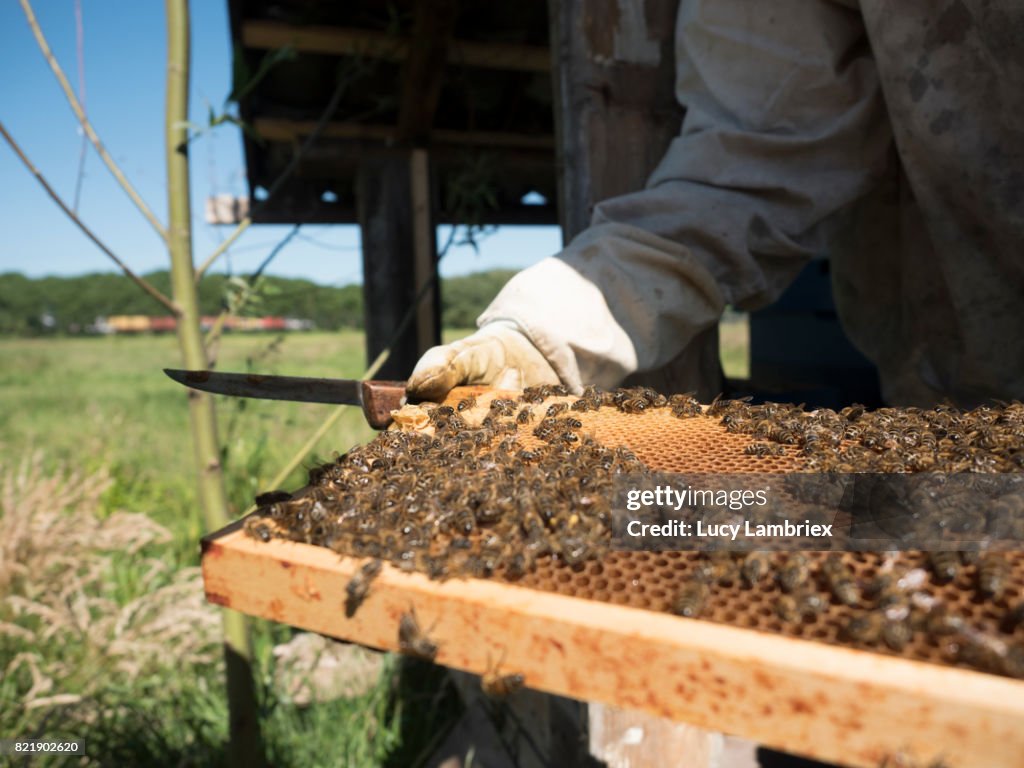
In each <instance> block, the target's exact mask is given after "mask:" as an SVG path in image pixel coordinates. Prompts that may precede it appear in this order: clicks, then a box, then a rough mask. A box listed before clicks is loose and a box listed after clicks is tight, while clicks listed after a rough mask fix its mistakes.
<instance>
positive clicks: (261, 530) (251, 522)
mask: <svg viewBox="0 0 1024 768" xmlns="http://www.w3.org/2000/svg"><path fill="white" fill-rule="evenodd" d="M243 528H244V530H245V532H246V534H247V535H249V536H251V537H252V538H254V539H259V540H260V541H263V542H267V541H270V540H271V539H272V538H273V536H274V534H273V531H272V530H271V528H270V526H269V525H267V523H266V521H265V520H264V518H262V517H259V516H256V515H251V516H249V517H248V518H246V520H245V525H244V526H243Z"/></svg>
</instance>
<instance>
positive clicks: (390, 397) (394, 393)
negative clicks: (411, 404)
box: [363, 381, 405, 429]
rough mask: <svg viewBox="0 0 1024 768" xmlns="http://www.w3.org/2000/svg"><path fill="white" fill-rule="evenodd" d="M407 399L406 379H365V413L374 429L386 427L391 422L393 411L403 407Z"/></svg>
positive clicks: (367, 420)
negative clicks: (403, 402)
mask: <svg viewBox="0 0 1024 768" xmlns="http://www.w3.org/2000/svg"><path fill="white" fill-rule="evenodd" d="M404 399H405V382H404V381H364V382H363V413H364V414H365V415H366V422H367V423H368V424H369V425H370V426H371V427H373V428H374V429H385V428H386V427H387V426H388V424H390V423H391V412H392V411H394V410H396V409H398V408H401V407H402V401H403V400H404Z"/></svg>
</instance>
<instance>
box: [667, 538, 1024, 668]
mask: <svg viewBox="0 0 1024 768" xmlns="http://www.w3.org/2000/svg"><path fill="white" fill-rule="evenodd" d="M779 557H780V556H779V555H776V554H773V553H769V552H763V551H752V552H746V553H744V552H729V551H714V552H708V553H704V554H702V555H701V558H700V560H699V561H698V562H697V565H696V569H695V571H694V572H693V575H692V578H691V579H690V580H689V581H687V582H686V583H684V584H682V585H681V586H680V587H679V588H678V589H677V590H676V592H675V594H674V595H673V597H672V602H671V609H672V611H673V612H674V613H676V614H677V615H680V616H686V617H691V618H695V617H699V616H701V615H703V614H704V613H705V611H706V610H707V608H708V605H709V602H710V598H711V596H712V593H713V591H714V589H715V587H716V586H729V585H732V584H742V585H743V587H745V588H747V589H757V588H758V587H760V586H761V585H763V584H764V583H765V582H767V581H769V580H772V581H774V583H775V585H776V586H777V587H778V590H779V593H778V595H777V597H776V598H775V600H774V605H773V608H774V611H775V615H776V616H777V617H778V619H779V620H780V621H781V622H782V623H783V624H784V625H797V624H801V623H804V622H809V621H814V620H816V619H817V618H818V617H820V616H822V615H824V614H825V613H826V612H827V611H829V609H830V607H831V606H833V605H838V606H842V608H843V609H844V610H843V611H842V613H841V616H842V617H843V618H842V621H843V624H842V626H841V628H840V632H839V639H841V640H843V641H846V642H850V643H853V644H857V645H865V646H869V647H875V648H881V647H884V648H888V649H890V650H892V651H895V652H900V651H903V650H904V649H905V648H906V647H907V646H908V645H910V644H911V643H912V642H913V641H914V640H915V638H918V637H921V638H923V639H924V640H925V641H926V642H929V643H932V644H935V645H937V646H938V647H939V648H940V649H941V650H942V654H943V656H944V658H946V659H947V661H950V662H960V663H963V664H966V665H968V666H971V667H976V668H978V669H981V670H982V671H985V672H990V673H993V674H1001V675H1008V676H1010V677H1017V678H1024V641H1022V640H1021V639H1019V638H1017V637H1015V636H1016V634H1017V631H1018V629H1024V598H1022V599H1018V600H1017V602H1016V603H1013V604H1009V605H1008V607H1007V608H1006V610H1005V611H1003V612H1002V613H1001V616H1000V617H999V619H998V631H995V632H986V631H983V630H981V629H978V628H977V627H975V626H972V625H971V623H970V622H969V621H968V620H967V619H965V618H964V616H962V615H960V614H959V613H958V611H957V609H956V606H954V605H950V604H949V603H947V602H945V601H944V600H942V599H941V598H939V597H935V596H934V595H932V594H931V591H930V590H929V589H928V587H929V585H930V584H940V585H941V584H947V583H950V582H954V581H956V582H958V583H964V582H965V580H967V579H968V568H969V567H970V568H971V570H972V571H973V579H971V581H973V591H974V594H975V595H976V596H977V599H979V600H984V601H986V602H987V604H989V605H992V606H993V608H994V606H995V605H996V603H997V602H998V601H1000V600H1001V599H1002V598H1004V597H1005V592H1006V589H1007V586H1008V582H1009V578H1010V569H1009V563H1008V561H1007V559H1006V557H1005V556H1002V555H1000V554H999V553H985V552H977V551H962V552H953V551H947V552H930V553H927V554H926V557H925V564H926V567H915V568H910V567H908V566H907V565H906V563H905V561H904V560H903V559H902V558H901V556H900V554H899V553H897V552H889V553H885V554H884V555H883V556H882V557H881V562H880V565H879V567H878V568H877V570H876V572H875V574H874V575H873V576H872V577H871V578H870V579H866V580H865V579H860V578H858V576H857V574H856V573H855V571H854V570H853V568H851V567H850V565H849V564H848V563H847V562H846V560H845V559H844V558H845V556H844V554H843V553H839V552H831V553H827V554H822V555H816V554H815V555H809V554H805V553H802V552H789V553H786V554H785V555H782V556H781V557H782V558H783V559H782V560H781V562H779V559H778V558H779Z"/></svg>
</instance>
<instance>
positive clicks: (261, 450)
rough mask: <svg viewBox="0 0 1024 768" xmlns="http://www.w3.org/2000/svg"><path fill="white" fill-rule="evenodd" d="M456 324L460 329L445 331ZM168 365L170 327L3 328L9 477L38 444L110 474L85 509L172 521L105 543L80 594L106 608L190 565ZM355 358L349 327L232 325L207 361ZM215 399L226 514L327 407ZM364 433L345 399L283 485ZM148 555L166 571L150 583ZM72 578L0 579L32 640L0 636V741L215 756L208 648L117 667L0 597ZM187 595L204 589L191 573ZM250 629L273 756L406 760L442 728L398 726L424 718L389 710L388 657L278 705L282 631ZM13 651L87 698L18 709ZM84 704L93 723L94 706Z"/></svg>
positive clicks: (127, 753)
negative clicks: (69, 740)
mask: <svg viewBox="0 0 1024 768" xmlns="http://www.w3.org/2000/svg"><path fill="white" fill-rule="evenodd" d="M462 333H463V334H464V333H465V332H462ZM457 335H462V334H460V333H459V332H452V334H447V336H448V337H449V338H451V337H452V336H457ZM179 360H180V356H179V352H178V348H177V342H176V339H175V338H174V337H170V336H140V337H112V338H68V339H45V340H32V339H0V471H3V472H5V473H10V472H12V471H13V470H14V469H15V468H16V467H17V466H18V465H19V462H21V461H22V460H23V459H24V458H25V457H28V456H32V455H34V454H37V453H38V454H39V455H40V456H41V472H44V473H46V474H47V476H57V475H63V474H65V473H66V472H68V471H69V470H77V471H78V472H79V473H80V474H81V475H82V476H89V475H92V474H93V473H95V472H108V473H109V474H110V476H111V478H112V483H111V484H110V486H109V487H108V488H107V489H106V490H105V491H103V492H102V495H101V496H99V497H98V498H97V499H96V500H95V505H94V509H93V508H91V509H90V510H89V514H95V515H97V516H99V517H100V518H106V517H109V516H111V515H113V514H114V513H115V512H117V511H119V510H129V511H132V512H139V513H144V514H146V515H148V516H149V517H151V518H152V519H153V520H155V521H157V522H158V523H160V524H161V525H163V526H164V527H166V528H167V529H169V530H170V532H171V541H170V542H169V543H154V544H151V545H148V546H147V547H146V548H144V549H143V550H142V551H140V552H137V553H134V554H130V553H127V552H123V553H122V552H117V551H112V552H105V553H103V554H102V557H98V558H96V559H95V561H94V564H95V563H98V564H100V565H101V566H102V569H103V571H102V577H101V578H100V579H99V580H93V581H90V582H88V583H85V582H83V585H84V586H82V588H81V593H82V594H83V595H85V596H87V597H88V599H90V600H93V601H95V605H101V604H102V605H104V606H106V608H104V609H103V610H106V611H107V612H108V613H109V611H116V610H119V609H120V608H123V607H124V606H128V605H129V604H131V603H132V601H134V600H138V599H140V598H144V597H145V595H146V593H147V591H155V590H158V589H160V588H162V587H166V586H168V584H170V582H171V581H172V580H173V579H174V576H175V574H177V573H179V572H180V569H182V568H185V567H187V566H194V565H196V564H197V563H198V556H199V546H198V543H199V539H200V537H201V536H202V535H203V533H204V532H205V531H204V527H203V524H202V521H201V516H200V514H199V509H198V504H197V501H196V494H195V490H194V475H195V471H194V467H193V462H192V453H191V438H190V433H189V425H188V409H187V405H186V392H185V390H184V389H183V388H182V387H181V386H180V385H178V384H176V383H174V382H173V381H171V380H170V379H168V378H167V377H166V376H165V375H164V374H163V372H162V369H163V368H164V367H177V366H178V365H179ZM365 365H366V364H365V359H364V350H363V336H362V334H360V333H354V332H348V333H345V332H341V333H310V334H293V335H288V336H283V337H274V336H268V335H259V336H243V335H232V336H228V337H226V338H225V339H224V341H223V343H222V346H221V349H220V358H219V361H218V367H219V368H220V369H221V370H243V371H244V370H258V371H261V372H268V373H279V374H294V375H317V376H337V377H344V378H352V377H357V376H359V375H361V374H362V372H363V370H364V369H365ZM217 406H218V422H219V430H220V437H221V440H222V443H223V447H224V466H225V482H226V484H227V488H228V492H229V498H230V502H231V504H232V507H233V509H234V511H235V512H236V513H240V512H241V511H244V509H245V508H246V507H247V506H248V505H249V504H250V503H251V502H252V500H253V497H254V495H255V494H256V493H258V492H260V491H264V490H268V487H267V484H268V483H269V482H270V481H271V479H272V478H273V476H274V475H276V474H277V472H278V470H279V469H280V468H281V467H282V466H283V465H285V463H286V462H287V461H288V460H290V459H291V458H292V457H293V455H294V454H295V453H296V451H297V450H298V449H299V447H300V446H302V445H303V444H304V443H305V442H306V440H307V439H308V437H309V436H310V435H311V434H312V433H313V432H314V431H315V430H316V429H317V428H318V427H319V426H320V424H321V422H322V420H323V419H324V418H325V417H326V416H328V415H329V414H330V413H332V409H333V408H334V406H329V405H311V404H301V403H284V402H270V401H259V400H243V399H233V398H221V399H219V401H218V403H217ZM372 434H373V433H372V431H371V430H370V429H369V428H368V427H367V426H366V424H365V422H364V420H363V417H362V414H361V412H360V411H359V409H357V408H351V409H349V410H348V412H346V413H345V414H344V415H343V416H342V418H341V419H340V421H339V422H338V424H337V425H336V426H335V427H334V428H333V429H332V430H331V431H330V433H328V435H327V436H325V437H324V439H323V440H322V441H321V442H320V443H319V444H318V445H317V446H316V448H315V449H314V452H313V454H311V455H310V456H309V457H307V458H306V459H305V461H304V462H303V465H302V467H300V468H299V469H298V470H296V471H295V472H294V473H293V474H292V476H291V477H289V478H288V480H286V481H285V482H284V483H283V484H282V485H283V487H285V488H296V487H299V486H301V485H303V484H304V482H305V472H306V469H307V468H308V467H310V466H313V465H314V464H316V463H319V462H320V461H321V460H326V459H329V458H331V457H332V456H333V455H334V453H335V452H344V451H346V450H348V449H349V448H350V447H352V446H353V445H356V444H358V443H361V442H365V441H366V440H367V439H369V438H370V437H371V436H372ZM41 498H42V499H45V496H43V497H40V496H39V494H36V496H33V497H32V498H31V499H30V500H29V501H26V502H25V503H27V504H31V505H34V507H33V508H35V507H38V506H39V505H40V504H43V505H45V504H46V501H45V500H40V499H41ZM54 504H55V505H56V504H57V502H56V501H55V502H54ZM3 509H4V508H0V522H4V521H3V519H2V516H3ZM15 511H17V510H15ZM69 514H70V512H69ZM8 522H10V521H8ZM63 544H67V542H63V543H62V545H63ZM77 551H78V550H76V552H77ZM154 567H159V568H162V569H165V570H162V571H161V572H160V573H159V574H158V575H157V576H156V577H155V578H154V577H152V576H151V571H152V569H153V568H154ZM0 571H2V568H0ZM0 576H2V573H0ZM73 578H74V576H73V575H63V574H61V573H31V574H28V575H27V576H25V577H24V578H21V577H19V578H18V579H17V580H16V582H14V583H12V584H11V585H9V587H8V588H7V589H4V587H3V584H2V583H0V630H2V629H3V625H2V622H10V623H12V624H15V625H18V626H21V627H25V628H27V629H28V630H30V631H31V632H32V633H33V635H34V636H35V637H34V639H33V638H30V639H28V640H26V639H24V638H22V637H18V636H16V635H11V634H10V633H5V632H3V631H0V736H2V737H8V736H12V735H25V734H33V733H36V732H44V733H46V734H49V735H58V734H59V735H61V736H64V737H74V736H78V737H81V738H85V739H87V742H88V743H89V744H90V745H91V748H90V753H91V754H92V755H93V756H94V757H98V758H100V761H101V762H100V764H109V765H114V764H120V765H128V764H131V765H143V764H145V765H156V766H160V765H183V764H187V765H209V766H214V765H221V764H223V762H224V759H225V755H224V741H225V738H226V733H227V726H226V721H227V718H226V702H225V700H224V694H223V679H224V678H223V667H222V663H221V661H220V659H219V653H218V652H217V647H216V645H215V644H214V646H213V648H212V652H211V653H210V654H208V655H209V656H210V660H209V661H207V662H198V661H194V662H193V661H187V662H185V661H180V660H179V659H178V658H176V655H178V654H179V652H180V648H175V647H169V648H168V649H167V650H168V654H167V657H166V658H165V659H163V660H160V661H158V662H155V663H152V664H150V665H149V666H147V667H146V668H145V669H141V670H138V671H134V672H132V673H131V674H127V673H125V672H123V671H122V670H120V669H119V668H118V666H117V665H116V663H115V661H114V660H113V659H112V658H108V656H107V654H108V649H106V648H104V647H103V644H102V643H99V644H98V643H97V642H95V640H94V639H90V638H88V637H86V636H85V635H83V636H81V637H76V636H75V634H74V632H62V633H60V634H59V635H57V636H55V637H52V638H50V639H48V640H45V641H44V640H42V639H41V638H43V637H44V636H45V635H44V634H43V633H45V631H46V627H45V625H44V623H43V622H40V621H39V620H38V619H36V618H34V617H33V616H31V615H24V614H23V615H18V613H17V611H15V610H14V609H12V607H11V605H10V604H5V600H6V597H5V596H4V595H3V593H4V592H6V591H10V592H12V594H18V595H20V596H21V597H29V598H31V600H32V601H33V602H34V603H37V604H45V605H49V606H54V605H55V606H57V607H58V608H59V607H60V606H61V605H62V601H61V599H59V598H58V597H57V593H58V592H59V591H60V590H61V589H62V588H63V586H64V584H65V583H66V582H68V580H69V579H73ZM147 578H149V580H148V581H145V579H147ZM193 591H194V592H195V594H196V595H201V588H200V587H199V585H198V584H197V585H196V587H195V589H194V590H193ZM93 612H94V619H95V620H100V619H101V618H102V617H101V616H100V615H99V613H100V609H99V608H95V609H94V611H93ZM253 624H254V642H255V645H256V650H257V657H258V660H259V661H258V664H257V674H258V675H259V678H260V679H259V681H258V684H259V689H260V694H261V701H262V707H263V712H262V718H261V722H262V726H263V729H264V731H265V738H266V741H267V753H268V755H269V756H270V757H271V758H272V760H273V763H274V764H275V765H278V766H288V765H295V766H300V765H303V766H304V765H325V766H326V765H359V766H362V765H365V766H378V765H383V764H387V763H390V764H392V765H397V764H401V763H402V759H401V758H399V759H398V762H396V757H395V756H401V755H406V756H408V757H409V759H410V760H411V759H412V757H413V756H414V755H416V754H418V752H419V750H420V749H422V745H423V744H424V743H426V741H427V740H429V739H430V738H432V737H433V735H434V734H435V733H436V732H437V731H438V730H443V728H444V725H445V723H444V720H443V718H444V717H446V716H448V715H449V713H450V712H451V706H448V707H447V708H444V707H442V708H439V709H437V714H436V715H435V716H434V718H433V720H432V721H431V723H432V730H431V731H430V732H426V731H423V729H422V728H420V729H418V728H417V727H415V725H411V724H414V723H415V721H416V719H417V718H420V715H421V714H422V713H420V714H416V713H413V712H411V710H410V709H409V706H408V702H405V704H406V706H405V707H404V709H403V706H402V702H399V704H398V705H397V706H396V702H395V700H394V699H395V697H394V695H393V692H394V687H395V685H396V684H397V683H396V674H395V664H394V663H391V662H389V664H388V665H386V669H385V671H384V673H383V674H382V677H381V679H380V683H379V685H378V686H377V687H376V688H375V689H374V690H372V691H370V692H369V693H367V694H366V695H363V696H360V697H357V698H354V699H346V700H339V701H334V702H329V703H325V704H317V705H313V706H311V707H307V708H298V707H295V706H293V705H291V704H289V703H288V702H285V701H283V700H281V699H280V697H279V695H278V693H277V692H276V691H275V690H274V688H273V686H272V685H271V677H272V669H273V660H272V653H271V651H272V649H273V646H274V645H275V644H277V643H280V642H286V641H287V640H288V639H289V637H290V635H291V630H290V629H289V628H288V627H285V626H281V625H276V624H273V623H270V622H265V621H259V620H257V621H254V622H253ZM23 654H30V655H33V656H34V658H35V660H36V663H37V664H38V665H39V667H40V669H42V670H43V671H44V673H45V674H47V675H48V676H51V677H53V678H54V682H55V684H54V689H53V691H51V693H60V694H86V695H87V704H88V706H86V707H85V709H84V710H82V707H81V706H79V705H76V706H74V707H71V708H70V709H65V708H62V707H60V706H57V707H56V708H53V709H51V708H49V707H41V708H38V709H25V708H24V707H23V706H22V703H23V700H24V697H25V696H26V694H27V692H28V691H29V690H30V688H31V687H32V685H33V677H32V674H31V670H30V669H29V667H27V666H25V665H24V664H22V665H21V666H19V667H18V668H17V669H16V670H15V671H13V672H12V673H11V674H7V673H6V672H5V670H6V669H7V668H8V665H10V664H11V663H12V662H13V661H14V660H15V659H17V658H18V657H19V655H23ZM437 687H438V686H437V685H436V684H435V685H434V689H435V690H436V689H437ZM403 695H405V694H403ZM407 698H408V697H407ZM76 711H86V712H87V718H90V717H93V718H94V719H95V722H91V723H89V722H83V721H82V720H81V719H80V718H79V717H78V716H77V715H74V714H73V712H76ZM96 712H102V713H103V714H102V717H94V714H95V713H96ZM88 713H93V714H88ZM421 719H422V718H421ZM40 729H42V731H40Z"/></svg>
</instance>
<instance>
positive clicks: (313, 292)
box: [0, 270, 514, 336]
mask: <svg viewBox="0 0 1024 768" xmlns="http://www.w3.org/2000/svg"><path fill="white" fill-rule="evenodd" d="M513 274H514V272H512V271H509V270H491V271H488V272H478V273H475V274H471V275H464V276H462V277H453V278H448V279H444V280H442V281H441V322H442V324H443V325H444V327H446V328H471V327H473V326H474V324H475V321H476V317H477V315H479V314H480V313H481V312H482V311H483V310H484V308H485V307H486V306H487V304H488V303H490V301H491V299H493V298H494V296H495V295H496V294H497V293H498V291H499V290H500V289H501V287H502V286H503V285H504V284H505V282H506V281H507V280H508V279H509V277H511V276H512V275H513ZM145 277H146V279H147V280H148V281H149V282H151V283H152V284H153V285H154V286H155V287H156V288H157V289H159V290H160V291H162V292H164V293H168V292H169V291H170V276H169V274H168V272H166V271H160V272H153V273H150V274H148V275H146V276H145ZM236 288H237V285H236V283H233V282H232V281H231V279H230V278H228V277H226V276H225V275H219V274H213V275H209V276H207V277H206V278H205V279H204V280H203V281H202V282H201V283H200V284H199V304H200V312H201V313H202V314H203V315H215V314H217V313H219V312H220V311H221V310H222V309H224V308H225V307H227V306H229V303H230V297H231V292H232V291H233V290H236ZM163 314H166V312H165V311H163V310H162V309H161V308H160V307H159V306H157V305H156V304H155V303H154V302H153V301H152V299H150V298H149V297H148V296H146V295H145V294H143V293H142V292H141V291H139V289H138V288H137V287H135V286H134V285H133V284H132V283H131V281H129V280H128V278H126V277H124V276H123V275H119V274H113V273H102V274H89V275H79V276H76V277H42V278H29V277H25V276H24V275H21V274H18V273H13V272H11V273H6V274H0V334H2V335H7V336H12V335H13V336H36V335H44V334H75V333H86V332H88V329H89V328H90V327H92V326H93V325H94V324H95V322H96V320H97V318H100V317H109V316H111V315H163ZM242 314H243V315H249V316H266V315H272V316H280V317H295V318H302V319H306V320H312V321H313V324H314V325H315V326H316V327H317V328H319V329H321V330H340V329H342V328H351V329H361V328H362V327H363V320H364V313H363V293H362V287H361V286H359V285H345V286H341V287H338V286H331V285H319V284H317V283H314V282H312V281H310V280H304V279H298V278H286V277H273V276H265V277H262V278H261V280H260V284H259V286H258V289H257V291H256V292H255V296H254V298H253V299H251V300H250V301H249V302H248V303H247V304H246V307H245V310H244V311H243V312H242Z"/></svg>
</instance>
